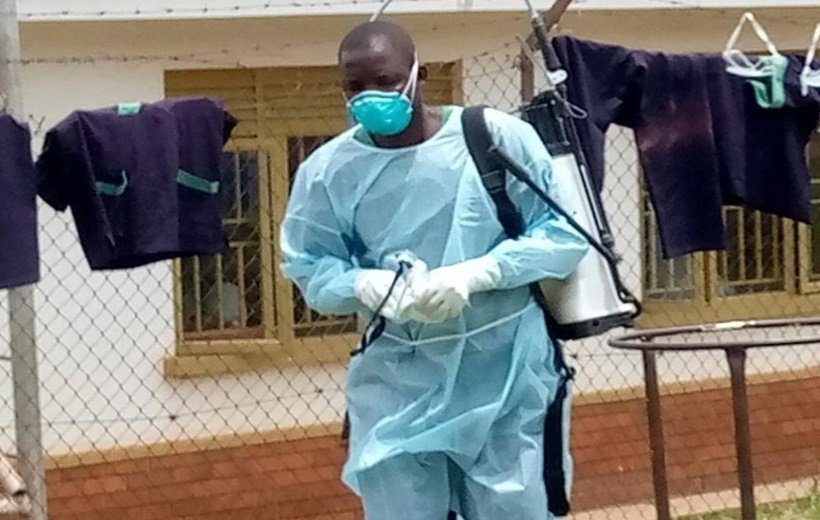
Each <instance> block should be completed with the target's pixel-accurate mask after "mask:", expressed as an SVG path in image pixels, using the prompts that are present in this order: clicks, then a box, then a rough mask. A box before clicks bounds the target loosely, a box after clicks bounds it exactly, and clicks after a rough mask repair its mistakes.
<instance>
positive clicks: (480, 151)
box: [461, 105, 555, 331]
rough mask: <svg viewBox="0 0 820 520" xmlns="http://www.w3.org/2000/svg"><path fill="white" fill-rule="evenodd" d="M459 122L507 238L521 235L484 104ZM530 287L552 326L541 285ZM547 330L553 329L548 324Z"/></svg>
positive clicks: (470, 109) (521, 227)
mask: <svg viewBox="0 0 820 520" xmlns="http://www.w3.org/2000/svg"><path fill="white" fill-rule="evenodd" d="M461 121H462V125H463V126H464V139H465V140H466V141H467V149H468V150H469V151H470V155H471V156H472V157H473V161H474V162H475V165H476V168H478V173H479V175H480V176H481V182H482V183H483V184H484V187H485V188H486V189H487V191H488V192H489V193H490V197H491V198H492V199H493V202H494V203H495V207H496V212H497V213H498V221H499V222H500V223H501V226H502V227H503V228H504V232H505V233H506V234H507V236H508V237H510V238H516V237H519V236H521V234H522V233H523V232H524V222H523V220H522V219H521V215H519V214H518V210H517V209H516V208H515V205H514V204H513V202H512V200H510V197H509V195H507V189H506V188H507V186H506V181H507V170H506V169H505V168H504V167H503V166H502V165H501V164H499V162H498V161H497V160H496V159H495V157H493V155H492V154H491V153H490V147H491V146H492V145H493V138H492V134H490V129H489V128H488V127H487V120H486V119H485V118H484V106H483V105H477V106H471V107H467V108H465V109H464V111H463V112H462V114H461ZM530 289H531V290H532V294H533V296H534V297H535V299H536V301H537V302H538V304H539V305H541V308H542V309H544V312H545V313H546V315H547V321H548V323H547V324H548V325H554V322H553V319H552V316H551V315H550V314H549V311H548V310H547V305H546V300H545V299H544V294H543V293H542V292H541V287H540V286H539V285H538V284H537V283H534V284H532V285H531V286H530ZM550 330H551V331H552V330H555V329H554V328H552V327H550Z"/></svg>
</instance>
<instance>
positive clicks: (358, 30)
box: [338, 20, 416, 64]
mask: <svg viewBox="0 0 820 520" xmlns="http://www.w3.org/2000/svg"><path fill="white" fill-rule="evenodd" d="M382 42H386V43H387V44H388V45H390V46H391V47H392V48H393V49H394V50H396V51H397V52H398V53H399V55H400V56H401V57H402V58H404V59H406V60H407V62H408V63H410V64H412V63H413V61H414V60H415V56H416V43H415V42H414V41H413V37H412V36H410V33H409V32H408V31H407V29H405V28H404V27H402V26H401V25H398V24H395V23H392V22H387V21H383V20H376V21H374V22H364V23H362V24H359V25H357V26H356V27H354V28H353V29H352V30H351V31H350V32H349V33H347V35H346V36H345V37H344V38H343V39H342V43H341V44H340V45H339V56H338V57H339V59H340V60H341V57H342V54H343V53H345V52H348V51H352V50H359V49H366V48H370V47H374V46H378V45H379V43H382Z"/></svg>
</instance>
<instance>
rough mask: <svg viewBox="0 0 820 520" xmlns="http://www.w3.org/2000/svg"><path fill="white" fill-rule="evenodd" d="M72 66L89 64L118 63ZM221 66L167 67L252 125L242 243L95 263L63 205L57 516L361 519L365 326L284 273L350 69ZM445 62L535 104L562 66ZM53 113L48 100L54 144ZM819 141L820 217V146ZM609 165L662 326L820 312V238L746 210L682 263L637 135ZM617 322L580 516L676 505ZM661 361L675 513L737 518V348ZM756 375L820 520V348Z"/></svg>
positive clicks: (1, 334)
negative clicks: (355, 408) (354, 371)
mask: <svg viewBox="0 0 820 520" xmlns="http://www.w3.org/2000/svg"><path fill="white" fill-rule="evenodd" d="M38 66H40V65H38V64H36V63H33V64H28V65H27V67H38ZM72 66H73V67H76V73H88V72H93V71H94V70H95V67H97V66H98V64H95V63H93V62H92V63H78V64H75V65H72ZM197 67H200V68H197ZM202 67H205V66H203V65H196V66H192V67H189V68H185V69H178V70H171V71H169V72H165V77H164V81H165V88H166V94H167V95H169V96H170V95H181V94H187V93H191V94H193V93H197V94H207V95H215V96H220V97H223V98H225V99H226V100H227V104H228V108H229V110H230V111H231V112H232V113H233V114H234V115H235V116H237V117H238V118H239V120H240V124H239V126H238V127H237V129H236V131H235V132H234V136H233V138H232V140H231V141H230V142H229V144H228V146H227V147H226V152H225V155H224V162H223V165H222V185H223V186H224V189H223V195H224V200H225V214H226V217H225V230H226V233H227V235H228V237H229V249H228V251H226V253H225V254H223V255H219V256H212V257H194V258H185V259H181V260H178V261H174V262H161V263H155V264H151V265H148V266H145V267H141V268H136V269H132V270H128V271H118V272H92V271H91V270H90V269H89V267H88V263H87V262H86V260H85V257H84V255H83V252H82V250H81V248H80V246H79V242H78V239H77V234H76V229H75V226H74V223H73V220H72V218H71V216H70V214H67V213H66V214H58V213H55V212H53V211H52V210H51V209H49V208H46V207H44V205H42V204H41V205H40V226H41V233H40V244H41V262H42V271H43V277H42V281H41V282H40V283H39V284H38V285H37V286H36V315H37V323H36V329H37V344H38V351H39V363H40V367H39V370H40V379H41V395H40V406H41V410H42V420H43V423H42V427H43V439H44V450H45V452H46V454H47V461H48V462H47V467H48V472H47V486H48V496H49V513H50V518H52V519H59V520H74V519H79V518H82V519H84V520H88V519H95V518H106V519H110V518H114V517H117V516H120V517H122V518H140V519H145V520H149V519H150V520H155V519H156V520H159V519H183V518H185V519H188V518H190V519H193V518H197V519H211V518H213V519H217V518H220V519H224V518H229V517H230V518H235V519H240V518H254V519H255V520H269V519H270V520H272V519H277V520H280V519H282V520H284V519H314V520H319V519H323V520H330V519H336V520H349V519H354V518H360V512H359V507H358V504H357V501H356V499H355V498H354V497H352V496H351V495H349V494H348V493H347V491H346V490H345V489H344V488H343V487H342V485H341V484H340V483H339V482H338V480H339V473H340V467H341V464H342V462H343V460H344V455H345V446H344V444H343V443H342V441H341V440H340V435H339V434H340V431H341V426H342V420H343V416H344V411H345V399H344V387H345V365H346V361H347V359H348V352H349V351H350V350H351V348H352V347H353V346H354V344H355V342H356V340H357V333H358V330H359V327H360V324H359V323H357V320H356V319H355V317H353V316H343V317H339V316H322V315H319V314H317V313H316V312H314V311H312V310H311V309H309V308H307V306H306V305H305V303H304V300H303V299H302V297H301V296H300V294H299V292H298V290H297V289H296V288H295V287H294V286H293V284H291V283H290V282H289V281H288V280H286V279H285V278H283V277H282V275H281V273H280V271H279V270H278V266H279V262H280V261H281V252H280V251H279V249H278V233H279V223H280V222H281V219H282V216H283V213H284V208H285V204H286V201H287V195H288V191H289V183H290V181H291V180H292V178H293V174H294V172H295V170H296V167H297V166H298V164H299V163H300V162H301V161H302V160H303V159H304V158H305V157H306V156H307V155H308V154H310V152H311V151H312V150H314V149H316V147H317V146H319V145H321V144H322V143H324V142H326V141H327V140H328V139H330V138H331V137H332V136H334V135H336V134H337V133H339V132H340V131H342V130H343V129H344V128H345V127H346V126H347V124H348V120H347V117H346V114H345V111H344V106H343V102H342V98H341V96H340V95H339V90H338V86H337V84H336V77H335V71H334V70H333V68H332V67H305V68H291V69H251V68H225V69H218V68H213V67H210V66H208V68H207V69H206V68H202ZM429 67H430V77H429V79H428V80H427V82H426V84H425V96H426V99H427V101H428V102H430V103H434V104H448V103H455V104H478V103H483V104H488V105H491V106H494V107H497V108H500V109H502V110H506V111H510V112H516V111H517V110H519V109H520V107H521V106H522V104H523V103H524V102H525V100H526V99H527V98H528V97H529V96H531V95H532V93H533V92H537V91H538V90H539V88H540V86H541V85H542V82H543V70H542V67H541V65H540V63H539V62H538V61H537V60H534V61H533V59H531V58H530V57H529V56H528V54H527V53H522V52H521V51H520V46H519V43H518V42H510V43H509V44H507V45H504V46H502V47H499V48H496V49H493V50H491V51H488V52H484V53H482V54H480V55H476V56H471V57H465V58H463V59H460V60H454V61H449V62H442V63H431V64H429ZM165 68H166V69H174V68H175V67H174V66H173V64H171V65H169V66H167V67H165ZM67 70H68V69H67ZM33 108H36V107H33ZM54 123H56V119H55V117H54V116H53V115H49V117H42V116H40V115H38V116H32V117H31V121H30V124H31V126H32V130H33V132H34V134H35V149H38V147H39V145H40V142H41V141H42V138H43V136H44V134H45V132H46V131H47V130H48V127H49V126H50V125H52V124H54ZM810 156H811V160H812V165H813V171H814V174H815V176H816V177H815V179H814V180H813V181H812V187H813V188H812V189H814V190H815V193H814V195H815V199H814V203H815V206H814V212H815V215H817V212H818V208H820V200H818V193H817V192H816V190H817V186H818V184H820V141H818V142H817V143H816V144H815V143H813V144H812V145H811V147H810ZM606 160H607V166H608V169H607V177H606V185H605V189H604V196H603V199H604V204H605V208H606V211H607V215H608V218H609V219H610V223H611V225H612V229H613V230H614V234H615V239H616V245H617V248H618V252H619V253H620V255H621V256H622V258H623V261H622V263H621V265H620V270H621V274H622V276H623V277H624V282H625V283H626V285H627V287H629V288H630V289H631V290H632V291H633V292H635V293H636V294H638V295H639V297H640V298H641V300H642V301H643V303H644V306H645V312H644V315H643V316H642V317H641V320H640V323H639V325H640V326H641V327H665V326H670V325H681V324H697V323H710V322H715V321H724V320H734V319H753V318H767V317H789V316H797V315H809V314H812V313H815V312H816V311H817V309H818V308H820V307H819V306H818V302H820V293H818V291H820V232H818V231H817V230H814V229H811V228H809V227H808V226H802V225H796V224H795V223H793V222H790V221H786V220H783V219H779V218H777V217H773V216H768V215H762V214H760V213H757V212H753V211H750V210H747V209H742V208H726V210H725V220H726V224H727V232H728V237H729V240H728V243H729V244H730V248H729V249H728V250H727V251H725V252H709V253H698V254H693V255H690V256H686V257H683V258H676V259H672V260H666V259H664V258H662V256H661V254H660V252H659V251H660V248H659V242H658V230H657V227H656V225H655V222H654V215H653V212H652V206H651V204H650V202H649V200H648V198H647V195H646V193H645V191H644V189H643V183H642V180H641V171H640V165H639V160H638V154H637V151H636V148H635V144H634V140H633V137H632V132H631V130H628V129H624V128H618V127H613V128H612V129H611V130H610V132H609V138H608V143H607V148H606ZM693 211H696V209H693ZM7 307H8V303H7V299H6V298H5V294H3V295H0V309H1V310H2V312H0V360H2V361H3V362H2V363H0V451H2V452H3V453H7V454H10V455H12V456H13V455H14V453H15V445H16V443H15V438H14V407H13V401H12V385H11V373H10V365H9V363H8V362H7V361H8V355H9V347H8V345H9V332H8V330H9V329H8V323H7V321H6V317H7V316H8V308H7ZM616 332H621V331H616ZM808 332H809V331H802V332H801V331H792V332H791V333H794V334H798V335H799V334H802V333H808ZM725 337H726V338H727V339H728V338H731V337H732V333H731V332H728V333H726V335H725ZM607 339H608V338H607V337H600V338H594V339H591V340H584V341H579V342H570V343H569V344H568V345H567V351H568V353H569V354H570V355H571V358H572V364H573V365H574V366H575V367H576V368H577V370H578V374H577V378H576V382H575V395H576V397H575V404H574V419H573V426H572V431H573V450H574V456H575V463H576V468H575V484H574V489H573V505H574V511H575V512H574V513H573V518H578V519H581V518H589V519H598V518H601V519H617V518H623V519H630V520H631V519H637V518H646V519H651V518H655V513H654V509H653V508H652V475H651V472H650V459H649V448H648V431H647V424H646V414H645V408H644V402H643V377H644V375H643V369H642V365H641V359H640V356H637V355H633V354H630V353H627V352H624V351H618V350H614V349H611V348H609V347H608V346H607V343H606V341H607ZM659 372H660V377H661V382H662V394H663V400H662V403H663V411H664V414H665V417H666V423H665V428H666V432H667V441H668V442H667V446H666V448H667V468H668V474H669V479H670V493H671V494H672V506H673V511H674V513H675V515H676V516H677V517H678V518H687V519H690V520H691V519H694V518H704V519H706V518H724V517H708V516H695V515H701V514H705V513H707V512H710V511H711V512H714V511H722V510H732V509H734V508H736V507H737V504H738V497H737V493H736V492H735V491H734V489H735V486H736V472H735V465H734V464H735V463H734V444H733V435H732V425H731V422H730V417H731V408H730V406H731V404H730V400H729V397H730V394H729V390H728V383H727V377H728V373H727V369H726V368H725V362H724V360H723V359H722V358H721V357H720V355H719V354H718V353H715V354H710V353H699V354H665V355H663V356H662V357H661V358H660V360H659ZM748 372H749V381H750V385H751V389H750V401H751V402H750V406H751V413H752V430H753V437H754V438H753V441H754V449H755V463H756V477H757V480H758V485H759V488H758V489H759V491H758V500H759V501H760V502H782V501H788V504H786V505H782V506H776V507H775V508H774V509H773V511H775V512H778V511H786V513H783V514H784V515H787V514H791V513H789V512H788V511H789V510H792V511H797V513H794V514H797V516H782V517H778V516H772V518H820V516H817V515H820V509H817V501H818V499H817V496H818V493H820V490H818V488H817V481H816V479H817V478H820V449H819V448H818V443H817V439H818V438H820V347H818V346H803V347H800V348H788V347H786V348H779V349H775V350H766V351H756V352H753V353H752V354H751V358H750V367H749V371H748ZM812 497H814V498H812ZM801 500H802V501H801ZM812 500H813V502H812ZM806 504H808V505H806ZM812 504H813V505H812ZM809 507H814V508H815V509H811V510H810V509H806V508H809ZM773 514H774V513H773ZM777 514H779V513H777ZM801 514H802V515H804V516H800V515H801ZM812 514H814V515H816V516H811V515H812ZM689 515H692V516H689ZM0 517H2V516H0ZM735 517H736V516H731V515H730V516H726V517H725V518H735Z"/></svg>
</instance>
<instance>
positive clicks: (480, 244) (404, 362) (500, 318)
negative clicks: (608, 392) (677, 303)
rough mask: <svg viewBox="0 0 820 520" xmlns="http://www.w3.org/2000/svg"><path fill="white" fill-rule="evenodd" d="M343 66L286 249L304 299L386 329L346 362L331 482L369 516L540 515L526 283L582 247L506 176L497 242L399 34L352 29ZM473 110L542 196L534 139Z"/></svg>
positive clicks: (545, 362)
mask: <svg viewBox="0 0 820 520" xmlns="http://www.w3.org/2000/svg"><path fill="white" fill-rule="evenodd" d="M339 68H340V72H341V76H342V88H343V90H344V95H345V97H346V99H347V100H348V110H349V112H350V114H351V116H352V117H353V118H354V119H355V120H356V121H357V122H358V123H359V124H358V125H357V126H355V127H354V128H351V129H349V130H348V131H346V132H344V133H343V134H341V135H339V136H337V137H336V138H335V139H333V140H331V141H330V142H328V143H326V144H325V145H324V146H322V147H321V148H319V149H318V150H316V151H315V152H314V153H313V154H312V155H311V156H310V157H309V158H308V159H307V160H306V161H305V162H304V163H303V164H302V165H301V166H300V169H299V171H298V172H297V175H296V179H295V181H294V185H293V189H292V193H291V196H290V200H289V203H288V208H287V213H286V217H285V220H284V222H283V225H282V235H281V245H282V250H283V253H284V265H283V270H284V272H285V274H286V275H287V276H288V277H289V278H292V279H293V280H294V281H295V282H296V283H297V284H298V286H299V288H300V290H301V291H302V293H303V295H304V297H305V299H306V301H307V303H308V305H310V306H311V307H313V308H314V309H316V310H317V311H319V312H322V313H326V314H348V313H352V312H358V313H359V314H360V315H361V316H362V317H363V318H365V319H369V318H370V317H371V316H372V314H373V313H374V312H375V311H377V310H378V311H379V312H380V314H381V315H382V316H383V317H384V318H386V323H385V328H384V332H383V333H382V334H381V335H380V336H378V337H377V338H376V339H375V340H374V342H373V343H372V345H370V346H369V348H368V349H367V350H366V351H364V352H363V353H360V354H359V355H356V356H354V357H353V359H352V360H351V362H350V366H349V375H348V386H347V396H348V409H349V414H350V425H351V433H350V446H349V455H348V460H347V463H346V464H345V467H344V470H343V475H342V478H343V480H344V482H345V483H346V484H347V485H348V486H349V487H350V488H351V489H353V490H354V491H355V492H356V493H357V494H359V495H360V496H361V498H362V501H363V504H364V511H365V517H366V518H367V520H437V519H442V520H443V519H444V518H446V517H447V512H448V510H450V509H452V510H455V511H458V512H459V513H460V514H461V515H462V516H463V517H464V518H466V519H467V520H498V519H510V520H512V519H515V520H543V519H545V518H549V514H548V512H547V499H546V494H545V490H544V482H543V479H542V473H541V468H542V463H543V431H544V418H545V409H546V406H547V403H548V402H549V401H550V400H551V399H552V397H553V396H554V393H555V387H556V383H557V374H556V372H555V370H554V368H553V366H552V363H551V360H552V348H553V347H552V345H551V344H550V342H549V340H548V336H547V331H546V330H545V324H544V317H543V314H542V311H541V309H540V308H539V307H538V306H537V304H536V303H535V302H534V300H533V298H532V296H531V293H530V291H529V290H528V287H527V285H528V284H529V283H531V282H534V281H537V280H541V279H544V278H548V277H554V278H561V277H565V276H567V275H569V274H570V273H571V272H572V271H573V270H574V269H575V266H576V265H577V263H578V262H579V261H580V259H581V258H582V257H583V255H584V254H585V252H586V251H587V244H586V243H585V241H584V240H583V239H582V238H581V237H580V236H579V235H578V234H577V233H576V232H575V231H573V230H572V229H571V228H570V227H569V225H568V224H567V223H566V222H565V221H563V220H562V219H561V218H559V217H558V216H557V215H555V214H554V213H553V212H551V211H550V210H549V209H548V207H547V206H546V205H545V204H543V203H542V202H541V201H540V200H539V199H538V198H537V197H536V196H535V194H534V193H532V192H531V191H530V190H529V189H528V188H527V187H525V186H524V185H522V184H520V183H518V182H517V181H514V180H508V184H507V191H508V193H509V196H510V198H511V199H512V201H513V202H514V203H515V205H516V207H517V208H518V210H519V212H520V214H521V216H522V219H523V220H524V223H525V225H526V233H525V234H524V235H523V236H522V237H520V238H519V239H516V240H511V239H508V238H507V237H506V236H505V235H504V232H503V230H502V227H501V225H500V224H499V221H498V219H497V216H496V212H495V208H494V206H493V202H492V200H491V199H490V197H489V195H488V193H487V192H486V190H485V188H484V186H483V185H482V182H481V179H480V177H479V175H478V173H477V170H476V167H475V165H474V163H473V161H472V159H471V157H470V155H469V152H468V150H467V147H466V144H465V140H464V135H463V129H462V125H461V112H462V109H461V108H460V107H432V106H427V105H425V104H424V103H423V101H422V94H421V86H420V83H421V82H423V81H424V79H425V78H426V77H427V71H426V69H425V67H424V66H420V65H419V62H418V58H417V56H416V51H415V45H414V42H413V40H412V38H411V37H410V35H409V34H408V33H407V32H406V31H405V30H404V29H402V28H401V27H399V26H397V25H393V24H391V23H387V22H368V23H365V24H362V25H360V26H358V27H356V28H354V29H353V30H352V31H351V32H350V33H349V34H348V35H347V36H346V37H345V38H344V40H343V42H342V44H341V47H340V49H339ZM486 115H487V119H488V125H489V126H490V129H491V133H492V135H493V139H494V140H495V142H496V143H498V144H499V145H500V146H502V147H503V148H504V149H505V151H506V152H507V153H508V154H509V155H511V156H512V157H513V158H515V159H516V160H518V161H519V162H520V163H521V164H523V165H526V167H527V169H528V170H529V171H530V172H531V173H532V175H533V176H534V178H535V180H536V182H538V183H539V184H540V185H541V187H542V188H544V189H549V182H550V168H551V162H550V157H549V154H548V153H547V151H546V149H545V148H544V146H543V144H542V143H541V141H540V140H539V138H538V136H537V134H536V133H535V131H534V129H532V128H531V127H530V126H529V125H527V124H526V123H524V122H522V121H520V120H519V119H517V118H514V117H512V116H508V115H506V114H504V113H502V112H499V111H495V110H488V111H487V112H486ZM396 255H404V257H405V258H409V259H410V261H411V263H412V265H413V267H412V268H411V269H410V271H409V273H408V276H401V277H398V278H397V275H396V272H395V271H393V270H392V266H393V265H394V263H393V260H395V258H396ZM428 269H429V271H428ZM394 282H395V283H394ZM391 286H394V287H393V291H391V290H390V289H391Z"/></svg>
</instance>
